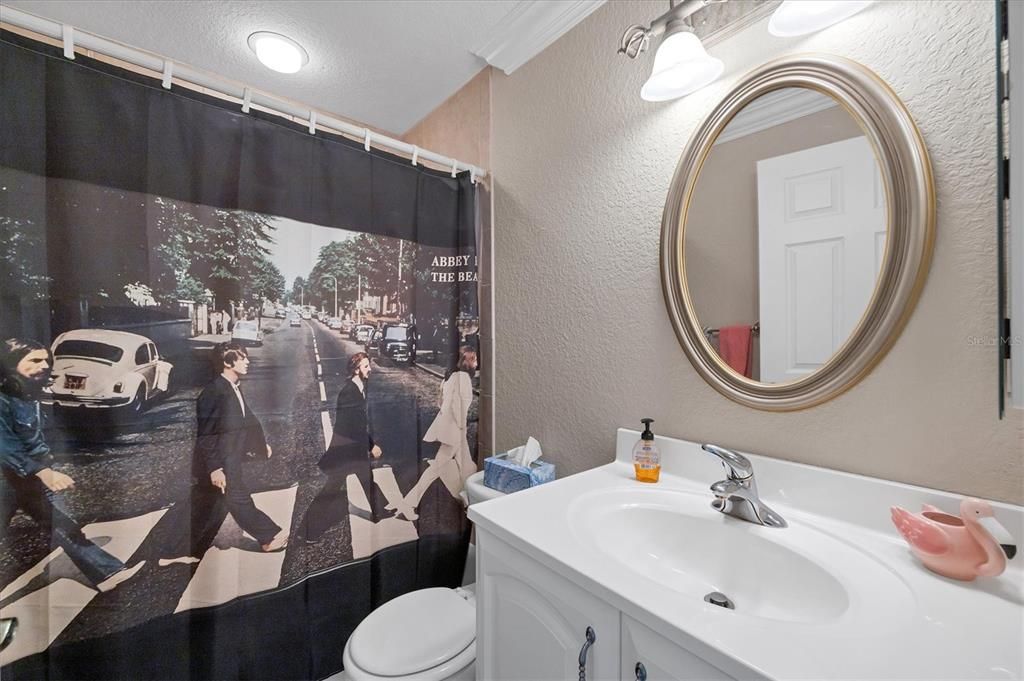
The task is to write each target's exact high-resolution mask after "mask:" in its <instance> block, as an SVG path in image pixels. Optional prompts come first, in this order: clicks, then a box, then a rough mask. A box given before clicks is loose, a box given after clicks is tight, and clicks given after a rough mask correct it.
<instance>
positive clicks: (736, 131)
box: [715, 88, 837, 144]
mask: <svg viewBox="0 0 1024 681" xmlns="http://www.w3.org/2000/svg"><path fill="white" fill-rule="evenodd" d="M836 104H837V102H836V101H835V100H834V99H832V98H831V97H829V96H827V95H823V94H821V93H820V92H817V91H816V90H810V89H804V88H785V89H782V90H775V91H774V92H769V93H768V94H766V95H762V96H760V97H758V98H757V99H755V100H754V101H753V102H751V103H750V104H747V105H746V106H745V107H743V110H741V111H740V112H739V113H738V114H736V115H735V116H734V117H733V119H732V120H731V121H729V124H728V125H727V126H725V130H723V131H722V134H720V135H719V136H718V139H716V140H715V144H722V143H724V142H730V141H732V140H735V139H739V138H740V137H746V136H747V135H753V134H754V133H755V132H761V131H762V130H767V129H768V128H773V127H775V126H776V125H781V124H783V123H787V122H789V121H792V120H796V119H797V118H802V117H803V116H809V115H811V114H813V113H817V112H819V111H824V110H825V109H830V108H832V107H833V106H836Z"/></svg>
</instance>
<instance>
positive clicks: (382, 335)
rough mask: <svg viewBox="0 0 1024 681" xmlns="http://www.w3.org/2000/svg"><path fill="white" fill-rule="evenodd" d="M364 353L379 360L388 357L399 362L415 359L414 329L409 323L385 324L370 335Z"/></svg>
mask: <svg viewBox="0 0 1024 681" xmlns="http://www.w3.org/2000/svg"><path fill="white" fill-rule="evenodd" d="M366 354H367V355H369V356H370V357H372V358H375V359H377V360H378V362H379V361H381V360H384V359H388V360H390V361H392V362H396V363H400V364H411V363H412V362H415V361H416V329H415V327H413V326H410V325H409V324H385V325H384V326H383V327H382V328H381V330H380V331H377V332H375V333H374V334H373V335H372V336H370V340H369V341H367V344H366Z"/></svg>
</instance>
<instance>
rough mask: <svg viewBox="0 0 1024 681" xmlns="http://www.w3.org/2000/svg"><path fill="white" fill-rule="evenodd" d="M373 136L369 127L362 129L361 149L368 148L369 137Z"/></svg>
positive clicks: (367, 149)
mask: <svg viewBox="0 0 1024 681" xmlns="http://www.w3.org/2000/svg"><path fill="white" fill-rule="evenodd" d="M371 137H373V133H372V132H370V129H369V128H364V129H363V149H365V150H366V151H369V150H370V138H371Z"/></svg>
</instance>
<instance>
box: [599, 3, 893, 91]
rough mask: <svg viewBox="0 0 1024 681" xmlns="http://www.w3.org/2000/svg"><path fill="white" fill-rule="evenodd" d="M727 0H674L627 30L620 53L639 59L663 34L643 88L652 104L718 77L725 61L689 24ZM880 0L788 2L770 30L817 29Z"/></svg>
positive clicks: (787, 32) (797, 32)
mask: <svg viewBox="0 0 1024 681" xmlns="http://www.w3.org/2000/svg"><path fill="white" fill-rule="evenodd" d="M726 1H727V0H669V10H668V11H667V12H665V13H664V14H662V15H661V16H660V17H658V18H657V19H655V20H654V21H652V22H651V24H650V26H641V25H639V24H633V25H632V26H630V27H629V28H627V29H626V32H625V33H623V34H622V40H621V41H620V42H619V50H618V52H619V54H624V55H626V56H627V57H629V58H630V59H636V58H637V57H639V56H640V55H641V54H643V53H644V52H646V51H647V50H648V49H649V48H650V46H651V41H652V40H654V39H655V38H658V37H661V36H664V37H661V44H660V45H659V46H658V51H657V52H656V53H655V55H654V67H653V68H652V69H651V77H650V78H648V79H647V82H646V83H644V85H643V87H642V88H640V97H641V98H643V99H645V100H647V101H648V102H663V101H666V100H669V99H676V98H678V97H683V96H685V95H688V94H690V93H691V92H696V91H697V90H699V89H701V88H702V87H704V86H705V85H708V84H710V83H712V82H714V81H715V79H717V78H718V76H720V75H721V73H722V71H723V70H724V68H725V65H724V64H723V63H722V61H721V60H720V59H715V58H714V57H711V56H709V55H708V53H707V52H706V51H705V50H704V45H702V44H701V42H700V38H698V37H697V36H696V35H695V34H694V33H693V32H692V27H691V26H690V24H689V16H690V15H691V14H693V13H694V12H696V11H697V10H699V9H703V8H705V7H707V6H708V5H717V4H719V3H722V2H726ZM872 2H874V0H834V1H833V0H785V1H784V2H783V3H782V4H781V5H779V7H778V8H777V9H776V10H775V12H774V13H773V14H772V18H771V19H770V20H769V22H768V30H769V32H770V33H771V34H772V35H776V36H796V35H804V34H806V33H813V32H814V31H819V30H821V29H823V28H826V27H828V26H831V25H832V24H836V23H839V22H840V21H842V20H844V19H847V18H849V17H851V16H853V15H854V14H856V13H857V12H859V11H861V10H862V9H864V8H865V7H867V6H868V5H870V4H872Z"/></svg>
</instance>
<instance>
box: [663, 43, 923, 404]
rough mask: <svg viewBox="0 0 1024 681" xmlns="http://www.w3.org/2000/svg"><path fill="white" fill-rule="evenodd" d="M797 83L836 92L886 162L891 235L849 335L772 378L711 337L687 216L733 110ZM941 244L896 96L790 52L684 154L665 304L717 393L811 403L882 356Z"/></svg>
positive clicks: (667, 245) (856, 73)
mask: <svg viewBox="0 0 1024 681" xmlns="http://www.w3.org/2000/svg"><path fill="white" fill-rule="evenodd" d="M790 87H803V88H811V89H814V90H817V91H819V92H821V93H822V94H825V95H827V96H830V97H832V98H833V99H835V100H836V101H837V102H839V104H840V105H842V106H843V107H844V108H845V109H846V111H847V112H848V113H849V114H850V115H851V116H853V118H854V120H856V121H857V122H858V123H859V124H860V126H861V128H862V129H863V130H864V135H865V137H867V139H868V141H869V142H870V143H871V145H872V147H873V148H874V150H875V154H876V157H877V158H878V162H879V166H880V167H881V178H882V184H883V187H884V189H885V196H886V225H887V229H888V233H887V235H886V245H885V253H884V255H883V260H882V268H881V271H880V273H879V278H878V282H877V284H876V287H875V291H874V293H873V294H872V297H871V301H870V302H869V303H868V307H867V309H866V310H865V312H864V314H863V316H862V317H861V319H860V322H859V323H858V324H857V326H856V327H854V330H853V333H852V334H851V335H850V337H849V338H847V339H846V342H845V343H844V344H843V345H842V346H840V348H839V349H838V350H837V351H836V353H835V354H834V355H833V356H832V357H831V358H830V359H829V361H828V362H826V363H825V364H824V365H823V366H822V367H821V368H819V369H818V370H817V371H815V372H814V373H812V374H809V375H808V376H806V377H804V378H801V379H799V380H796V381H791V382H788V383H779V384H770V383H761V382H759V381H754V380H752V379H750V378H747V377H745V376H742V375H741V374H739V373H737V372H735V371H734V370H733V369H731V368H730V367H729V366H728V365H727V364H726V363H725V362H724V361H722V359H721V358H720V357H719V356H718V353H717V352H715V350H714V348H713V347H712V346H711V344H710V343H709V342H708V339H707V338H706V337H705V335H704V332H703V329H702V327H701V325H700V322H699V320H698V319H697V315H696V312H695V309H694V305H693V301H692V299H691V295H690V290H689V287H688V286H687V281H686V270H685V267H684V263H685V262H686V259H685V247H686V216H687V213H688V211H689V207H690V203H691V201H692V199H693V192H694V189H695V187H696V185H697V179H698V177H699V175H700V171H701V167H702V166H703V164H704V161H705V159H706V158H707V156H708V154H709V153H710V152H711V148H712V146H713V145H714V143H715V140H716V139H717V138H718V135H719V134H720V133H721V132H722V130H724V129H725V127H726V126H727V125H728V124H729V121H730V120H732V118H733V116H735V115H736V114H737V113H738V112H739V111H740V110H741V109H743V107H745V106H746V105H747V104H749V103H750V102H751V101H753V100H754V99H756V98H758V97H760V96H761V95H764V94H765V93H767V92H771V91H772V90H778V89H781V88H790ZM934 240H935V188H934V182H933V178H932V171H931V163H930V161H929V158H928V151H927V149H926V148H925V145H924V140H923V139H922V138H921V134H920V132H919V131H918V129H917V126H916V125H915V124H914V120H913V118H911V116H910V112H908V111H907V109H906V107H905V106H904V105H903V103H902V102H901V101H900V100H899V97H897V96H896V93H894V92H893V91H892V89H890V88H889V86H888V85H887V84H886V83H885V82H884V81H883V80H882V79H881V78H879V77H878V76H877V75H875V73H873V72H872V71H871V70H869V69H868V68H866V67H865V66H862V65H861V64H858V63H856V62H854V61H850V60H848V59H844V58H842V57H837V56H833V55H820V54H811V55H796V56H789V57H784V58H781V59H777V60H775V61H772V62H769V63H767V64H765V65H763V66H761V67H759V68H757V69H756V70H754V71H753V72H751V73H750V74H748V75H747V76H746V77H744V78H743V79H742V80H741V81H740V82H739V83H738V84H737V85H736V86H735V87H734V88H733V89H732V90H731V91H730V92H729V93H728V94H726V96H725V97H724V99H723V100H722V101H721V102H720V103H719V104H718V105H717V106H716V107H715V108H714V110H713V111H712V112H711V113H710V115H708V117H707V118H706V119H705V120H704V122H703V123H702V124H701V125H700V127H699V128H698V129H697V131H696V132H695V133H694V134H693V137H692V138H691V139H690V141H689V143H688V144H687V146H686V149H685V150H684V151H683V155H682V156H681V157H680V159H679V164H678V165H677V166H676V171H675V175H674V176H673V178H672V184H671V186H670V187H669V192H668V198H667V199H666V201H665V211H664V215H663V218H662V227H661V283H662V289H663V291H664V295H665V305H666V306H667V308H668V314H669V318H670V319H671V321H672V326H673V328H674V329H675V332H676V336H677V337H678V338H679V342H680V344H681V345H682V346H683V350H684V351H685V352H686V355H687V357H689V359H690V362H691V363H692V364H693V366H694V368H696V370H697V372H698V373H699V374H700V375H701V377H702V378H703V379H704V380H705V381H707V382H708V383H709V384H711V386H712V387H714V388H715V389H716V390H717V391H718V392H720V393H722V394H723V395H725V396H726V397H728V398H729V399H731V400H734V401H736V402H739V403H740V404H745V405H747V406H749V407H754V408H756V409H764V410H768V411H792V410H797V409H806V408H808V407H813V406H815V405H817V404H821V403H822V402H825V401H826V400H829V399H832V398H833V397H835V396H837V395H839V394H840V393H842V392H844V391H846V390H848V389H850V388H851V387H853V386H854V385H855V384H856V383H857V382H858V381H860V380H861V379H863V378H864V377H865V376H866V375H867V374H868V373H869V372H870V371H871V370H872V369H873V368H874V367H875V365H876V364H878V362H879V361H881V359H882V358H883V357H884V356H885V353H886V352H887V351H888V350H889V348H890V347H891V346H892V344H893V343H894V342H895V341H896V338H897V337H898V336H899V334H900V331H902V329H903V326H904V325H905V324H906V322H907V319H908V318H909V317H910V314H911V312H912V311H913V309H914V305H915V304H916V302H917V298H918V296H919V295H920V293H921V289H922V288H923V286H924V281H925V278H926V277H927V274H928V268H929V265H930V263H931V257H932V249H933V245H934Z"/></svg>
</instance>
